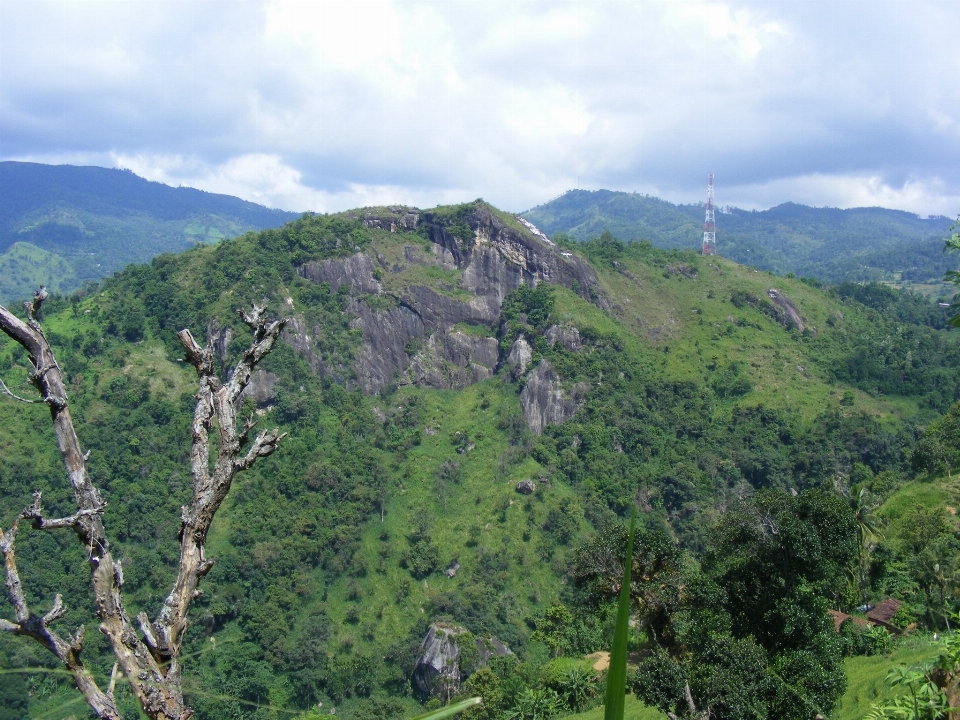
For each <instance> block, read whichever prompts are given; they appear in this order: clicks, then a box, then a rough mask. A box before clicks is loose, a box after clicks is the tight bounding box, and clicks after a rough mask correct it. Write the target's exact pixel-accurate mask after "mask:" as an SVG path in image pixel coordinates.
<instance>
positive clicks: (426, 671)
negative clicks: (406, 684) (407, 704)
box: [412, 623, 513, 700]
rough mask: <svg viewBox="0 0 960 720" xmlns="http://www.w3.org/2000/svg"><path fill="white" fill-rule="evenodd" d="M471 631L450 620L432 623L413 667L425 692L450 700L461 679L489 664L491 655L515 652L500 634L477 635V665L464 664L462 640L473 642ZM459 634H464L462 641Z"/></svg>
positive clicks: (416, 677)
mask: <svg viewBox="0 0 960 720" xmlns="http://www.w3.org/2000/svg"><path fill="white" fill-rule="evenodd" d="M468 633H469V631H468V630H467V629H466V628H464V627H461V626H459V625H452V624H449V623H434V624H433V625H431V626H430V629H429V630H428V631H427V635H426V637H425V638H424V639H423V643H422V644H421V645H420V655H419V657H418V658H417V664H416V666H415V667H414V670H413V678H412V679H413V684H414V687H416V688H417V690H418V691H419V692H420V693H421V694H423V695H433V696H434V697H438V698H440V699H443V700H446V699H448V697H449V696H451V695H454V694H456V693H457V692H458V691H459V690H460V685H461V683H462V682H463V681H464V680H466V679H467V677H469V676H470V675H471V674H473V673H474V672H476V671H477V670H479V669H480V668H481V667H483V666H484V665H486V664H487V663H488V662H489V661H490V658H492V657H502V656H505V655H512V654H513V653H512V652H511V651H510V648H508V647H507V646H506V645H504V644H503V643H502V642H500V641H499V640H497V639H496V638H493V637H488V638H474V639H473V643H474V645H475V647H476V650H477V660H478V662H477V663H476V664H475V665H474V667H466V668H464V667H461V666H460V647H461V645H460V643H461V642H464V641H466V642H469V638H470V637H472V636H470V635H468ZM464 635H466V636H467V637H463V636H464ZM458 638H461V640H460V642H458Z"/></svg>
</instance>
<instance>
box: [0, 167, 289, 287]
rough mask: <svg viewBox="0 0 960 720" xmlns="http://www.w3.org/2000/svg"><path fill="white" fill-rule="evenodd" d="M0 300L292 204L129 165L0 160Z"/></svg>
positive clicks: (236, 228)
mask: <svg viewBox="0 0 960 720" xmlns="http://www.w3.org/2000/svg"><path fill="white" fill-rule="evenodd" d="M0 198H2V199H0V300H3V301H10V300H12V299H14V298H17V297H23V296H25V295H28V294H30V293H32V292H33V290H34V289H35V288H36V285H37V284H40V283H42V284H44V285H47V286H49V287H51V288H53V289H54V290H60V291H68V290H71V289H73V288H76V287H79V286H80V285H81V284H83V283H84V282H86V281H90V280H98V279H100V278H102V277H104V276H107V275H110V274H112V273H113V272H115V271H117V270H120V269H122V268H124V267H125V266H127V265H128V264H130V263H133V262H146V261H148V260H150V258H152V257H154V256H155V255H159V254H160V253H165V252H179V251H181V250H185V249H186V248H189V247H192V246H193V245H196V244H197V243H208V242H216V241H218V240H221V239H223V238H228V237H235V236H237V235H241V234H243V233H245V232H248V231H255V230H263V229H266V228H271V227H278V226H280V225H283V224H284V223H286V222H289V221H290V220H293V219H295V218H297V217H298V214H297V213H291V212H285V211H282V210H271V209H269V208H266V207H263V206H262V205H257V204H255V203H251V202H247V201H245V200H241V199H239V198H235V197H231V196H229V195H217V194H214V193H208V192H203V191H202V190H196V189H194V188H184V187H180V188H174V187H170V186H168V185H163V184H162V183H156V182H150V181H148V180H144V179H143V178H141V177H138V176H137V175H134V174H133V173H132V172H131V171H129V170H112V169H108V168H100V167H76V166H72V165H41V164H38V163H22V162H0Z"/></svg>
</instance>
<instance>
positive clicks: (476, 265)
mask: <svg viewBox="0 0 960 720" xmlns="http://www.w3.org/2000/svg"><path fill="white" fill-rule="evenodd" d="M388 210H389V211H390V214H389V215H383V216H382V217H381V216H380V215H377V214H376V213H375V212H374V213H367V214H365V215H363V216H362V217H360V218H358V219H360V220H362V222H363V223H364V224H365V225H366V226H367V227H371V228H372V227H376V228H382V229H386V230H389V231H391V232H398V233H399V232H404V231H410V230H413V229H417V233H418V234H419V235H422V236H424V237H429V240H430V243H431V246H430V252H429V253H423V252H422V251H420V250H419V249H418V247H417V246H412V247H408V248H405V251H404V257H403V261H404V262H406V263H407V266H409V265H435V266H437V267H439V268H441V269H443V270H444V271H448V272H454V271H459V284H458V286H456V287H453V286H451V285H449V284H448V285H444V282H446V281H444V282H438V283H436V286H435V287H430V286H428V285H427V284H417V283H413V284H410V285H407V286H405V287H402V289H399V290H394V291H393V292H394V295H393V297H392V299H391V300H388V301H387V302H385V303H384V302H380V301H378V302H376V303H370V304H368V303H367V302H364V299H363V296H364V295H368V296H369V295H382V294H383V292H384V289H383V285H382V284H381V282H380V280H379V279H382V275H379V274H375V273H376V272H378V271H379V272H382V271H383V270H384V269H386V270H388V271H389V272H391V273H400V272H403V268H404V266H402V265H392V266H391V265H390V264H389V262H388V261H386V260H383V259H382V258H380V257H379V256H377V258H376V259H374V258H373V257H371V255H370V254H368V253H364V252H359V253H356V254H354V255H351V256H349V257H345V258H335V259H329V260H324V261H323V262H309V263H305V264H304V265H302V266H300V267H299V268H298V273H299V274H300V275H301V276H302V277H304V278H306V279H308V280H310V281H312V282H315V283H324V282H325V283H329V285H330V289H331V290H332V291H334V292H335V291H336V290H337V289H338V288H339V287H340V286H341V285H346V286H347V287H349V288H350V291H351V295H352V296H353V297H352V298H351V299H350V301H349V303H348V306H347V312H348V313H350V314H351V315H352V316H353V317H354V320H353V322H352V327H353V328H355V329H357V330H360V331H361V332H362V345H361V348H360V351H359V352H358V353H357V357H356V359H355V361H354V362H355V370H356V376H357V378H358V382H359V385H360V387H361V389H362V390H363V391H364V392H366V393H376V392H378V391H379V390H381V389H382V388H384V387H386V386H388V385H390V384H391V383H394V382H400V383H405V382H412V383H414V384H416V385H420V386H424V387H438V388H463V387H466V386H467V385H470V384H472V383H475V382H478V381H480V380H483V379H485V378H487V377H489V376H490V375H491V374H492V373H493V371H494V369H495V368H496V367H497V366H498V364H499V363H500V361H501V358H499V357H496V355H495V354H494V353H496V352H497V350H498V349H497V344H496V340H495V339H494V338H489V337H481V336H478V335H473V334H469V335H468V334H465V333H462V332H461V333H458V332H455V331H454V330H453V328H454V326H455V325H456V324H458V323H464V324H466V325H472V326H474V327H480V328H487V327H491V326H493V325H494V324H495V323H496V321H497V320H498V319H499V317H500V308H501V306H502V304H503V299H504V297H505V296H506V295H507V294H509V293H510V292H512V291H514V290H516V289H517V288H519V287H520V286H521V285H524V284H525V285H535V284H537V283H539V282H549V283H554V284H558V285H564V286H566V287H568V288H571V289H574V290H576V291H578V292H579V293H580V294H581V295H583V296H584V297H586V298H589V299H591V300H593V301H594V302H597V303H598V304H599V305H601V306H604V307H605V306H606V303H605V300H604V299H603V296H602V294H601V293H600V292H599V286H598V285H597V279H596V276H595V275H594V273H593V270H592V269H591V268H590V266H589V265H588V264H587V263H585V262H583V261H581V260H580V259H579V258H578V257H576V256H575V255H572V254H571V253H561V252H559V251H558V249H557V247H556V246H555V245H553V243H551V242H549V241H548V240H545V239H544V238H542V237H538V236H536V235H534V234H532V233H530V232H529V231H527V230H525V229H523V228H522V227H521V226H519V225H513V224H511V223H508V222H506V221H505V220H503V219H502V218H501V217H500V216H498V215H497V214H496V213H494V212H493V211H492V210H491V209H490V208H489V206H487V205H486V204H484V203H482V202H478V203H476V204H475V205H474V207H473V208H472V209H471V211H470V212H469V214H467V215H464V216H461V219H460V220H459V221H458V224H456V225H455V226H454V225H450V224H449V219H447V218H446V216H440V215H436V214H434V213H431V212H420V211H418V210H416V209H413V208H389V209H388ZM381 212H382V211H381ZM469 234H472V236H466V235H469ZM421 242H422V241H421ZM391 262H392V261H391ZM378 268H379V270H378ZM393 287H396V284H394V286H393ZM392 303H395V306H394V307H387V308H386V309H384V305H388V306H389V305H390V304H392ZM371 305H376V309H375V308H373V307H371ZM574 332H576V331H575V330H574ZM558 333H559V334H558V335H557V338H556V339H554V340H553V342H558V341H559V342H561V343H563V345H564V347H568V349H572V348H574V347H576V345H577V343H578V342H579V334H578V333H577V334H576V337H575V338H574V337H568V335H567V334H565V333H566V330H563V331H559V330H558ZM294 336H295V337H294ZM309 336H310V333H309V332H307V331H306V329H305V328H303V327H300V328H299V330H297V329H295V328H290V329H289V330H288V331H287V333H286V334H285V337H288V338H293V342H291V344H292V345H293V347H294V348H295V349H296V350H297V352H299V353H300V354H301V355H303V356H304V357H306V358H307V359H308V361H309V362H310V363H311V367H314V369H315V370H320V371H324V372H325V371H326V370H327V369H325V368H323V369H321V368H319V367H318V366H319V360H318V359H317V358H318V353H317V352H316V351H315V350H314V349H313V348H312V347H311V346H312V345H314V343H313V342H311V341H310V340H309V339H308V338H309ZM411 349H413V352H411ZM528 363H529V360H526V361H525V362H524V363H521V364H522V365H525V364H528ZM523 370H526V367H524V368H523ZM523 370H521V373H522V372H523ZM331 374H335V373H331Z"/></svg>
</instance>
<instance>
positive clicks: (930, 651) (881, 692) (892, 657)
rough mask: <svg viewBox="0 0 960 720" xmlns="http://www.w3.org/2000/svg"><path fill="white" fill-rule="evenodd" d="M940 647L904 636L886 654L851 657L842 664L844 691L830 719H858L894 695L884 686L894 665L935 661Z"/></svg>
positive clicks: (925, 638)
mask: <svg viewBox="0 0 960 720" xmlns="http://www.w3.org/2000/svg"><path fill="white" fill-rule="evenodd" d="M939 651H940V646H939V645H938V644H937V643H935V642H933V641H932V640H931V639H930V638H929V637H927V636H924V635H918V636H913V637H906V638H904V639H903V640H902V641H900V642H899V643H898V645H897V647H896V648H895V649H894V650H893V652H891V653H890V654H889V655H883V656H880V657H854V658H848V659H847V660H846V661H844V664H843V667H844V670H845V671H846V674H847V690H846V692H845V693H844V694H843V696H842V697H841V698H840V702H839V704H838V705H837V709H836V710H835V711H834V715H833V717H834V718H836V720H861V719H862V718H863V717H864V715H866V714H867V712H869V710H870V708H871V707H872V706H873V704H874V703H876V702H878V701H880V700H883V699H886V698H890V697H892V696H893V694H894V693H892V692H891V690H890V688H888V687H887V685H886V677H887V673H888V672H889V671H890V669H891V668H893V667H896V666H897V665H921V664H924V663H928V662H931V661H933V660H935V659H936V657H937V654H938V653H939Z"/></svg>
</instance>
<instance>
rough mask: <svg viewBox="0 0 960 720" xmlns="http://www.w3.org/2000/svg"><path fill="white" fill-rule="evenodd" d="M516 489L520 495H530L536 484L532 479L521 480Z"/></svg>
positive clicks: (534, 490)
mask: <svg viewBox="0 0 960 720" xmlns="http://www.w3.org/2000/svg"><path fill="white" fill-rule="evenodd" d="M516 489H517V492H518V493H520V494H521V495H532V494H533V493H534V492H536V490H537V484H536V483H535V482H534V481H533V480H529V479H527V480H521V481H520V482H518V483H517V488H516Z"/></svg>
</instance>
